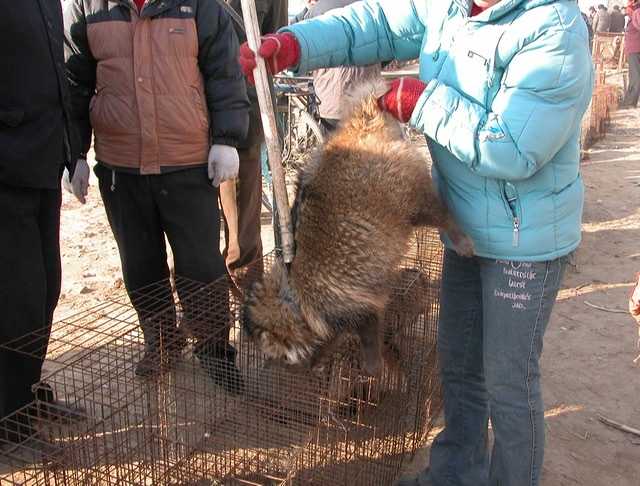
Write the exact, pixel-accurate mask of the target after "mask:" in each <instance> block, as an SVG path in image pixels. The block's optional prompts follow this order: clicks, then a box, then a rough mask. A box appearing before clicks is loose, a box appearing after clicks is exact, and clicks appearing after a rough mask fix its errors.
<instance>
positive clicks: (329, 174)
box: [243, 83, 473, 374]
mask: <svg viewBox="0 0 640 486" xmlns="http://www.w3.org/2000/svg"><path fill="white" fill-rule="evenodd" d="M386 89H387V88H386V86H385V85H384V83H376V84H375V85H372V84H368V85H366V86H363V87H362V88H361V90H359V95H355V96H354V97H353V98H354V103H353V105H352V107H351V109H350V110H347V112H348V114H347V115H346V116H345V117H344V119H343V121H342V123H341V126H340V127H339V129H338V130H337V132H336V133H335V134H334V135H333V136H332V137H331V138H329V140H328V141H327V142H326V143H325V145H324V146H323V147H322V148H321V149H320V150H319V151H318V153H317V154H316V156H315V157H314V158H313V160H311V161H310V162H309V163H308V165H307V166H306V167H305V168H304V169H303V170H302V171H301V172H300V174H299V177H298V184H297V193H296V200H295V203H294V206H293V211H292V213H293V224H294V232H295V245H296V254H295V257H294V259H293V262H292V263H291V266H290V271H289V274H288V275H287V272H286V271H285V268H284V267H283V265H282V264H275V265H274V266H273V267H272V268H271V270H270V271H268V272H267V273H266V274H265V275H264V278H263V280H262V281H260V282H257V283H256V284H254V286H253V288H252V289H250V291H249V292H248V295H247V300H246V303H245V315H244V323H243V324H244V329H245V331H246V332H247V333H248V335H249V336H250V337H251V338H252V339H254V340H255V342H256V343H257V345H258V346H259V347H260V348H261V350H262V351H263V352H264V353H265V355H266V356H267V357H269V358H275V359H282V360H285V361H287V362H289V363H299V362H302V361H305V360H307V359H309V358H311V357H312V356H313V355H314V354H315V353H316V352H317V351H318V350H319V348H321V347H322V346H324V345H329V346H331V345H332V343H335V342H336V336H337V335H339V334H340V333H342V332H345V331H349V332H355V333H356V334H357V335H358V336H359V338H360V343H361V349H362V354H363V356H362V359H363V367H364V369H365V371H366V372H368V373H370V374H376V373H378V372H379V371H380V369H381V366H382V356H383V346H384V336H383V333H384V329H383V325H382V322H381V321H382V318H383V315H384V312H385V307H386V304H387V301H388V299H389V296H390V293H391V286H392V282H393V280H394V275H396V272H397V270H398V264H399V263H400V261H401V259H402V257H403V255H404V254H405V252H406V250H407V246H408V244H409V240H410V237H411V235H412V233H413V231H414V229H415V228H416V227H417V226H436V227H438V228H440V229H442V230H443V231H445V232H446V233H447V234H448V236H449V238H450V239H451V241H452V242H453V243H454V245H455V249H456V251H457V252H458V253H459V254H461V255H472V254H473V244H472V242H471V240H470V239H469V238H468V237H467V236H465V235H464V234H463V233H462V231H461V230H460V229H459V228H458V227H457V225H456V224H455V222H454V221H453V220H452V218H451V215H450V214H449V212H448V211H447V208H446V207H445V206H444V205H443V204H442V203H441V202H440V200H439V199H438V197H437V196H436V193H435V192H434V189H433V187H432V181H431V177H430V175H429V170H428V167H427V162H426V160H425V158H424V156H423V155H422V154H421V153H420V151H419V150H418V149H417V148H415V147H414V146H412V145H411V144H410V143H409V142H408V141H406V140H405V139H404V138H403V135H402V129H401V127H400V125H399V124H398V122H396V121H395V120H394V119H393V118H392V117H391V116H390V115H389V114H388V113H385V112H383V111H381V110H380V109H379V107H378V103H377V98H378V97H379V95H380V94H381V93H384V92H385V90H386Z"/></svg>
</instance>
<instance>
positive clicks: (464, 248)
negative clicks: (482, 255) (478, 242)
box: [453, 235, 476, 258]
mask: <svg viewBox="0 0 640 486" xmlns="http://www.w3.org/2000/svg"><path fill="white" fill-rule="evenodd" d="M453 249H454V250H455V251H456V253H457V254H458V255H460V256H462V257H468V258H470V257H472V256H473V255H475V253H476V250H475V247H474V245H473V240H472V239H471V238H469V237H468V236H466V235H463V236H462V237H461V238H459V239H458V241H454V242H453Z"/></svg>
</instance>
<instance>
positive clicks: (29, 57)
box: [0, 0, 79, 444]
mask: <svg viewBox="0 0 640 486" xmlns="http://www.w3.org/2000/svg"><path fill="white" fill-rule="evenodd" d="M63 39H64V37H63V24H62V10H61V6H60V3H59V2H57V1H48V0H32V1H28V2H3V5H2V16H0V72H2V76H0V211H1V217H0V309H2V315H1V316H0V419H1V418H3V417H6V416H7V415H10V414H12V413H13V412H15V411H16V410H18V409H20V408H22V407H24V406H26V405H27V404H29V403H30V402H32V401H33V400H34V396H33V393H32V390H31V387H32V385H33V384H34V383H36V382H38V381H40V378H41V371H42V363H43V361H44V355H45V353H46V347H47V343H48V339H49V332H50V327H51V321H52V319H53V311H54V309H55V307H56V305H57V302H58V297H59V295H60V285H61V270H60V242H59V229H60V205H61V191H60V176H61V174H62V171H63V168H64V166H65V165H66V166H67V168H68V170H69V171H70V172H71V173H73V171H74V166H75V164H74V161H75V160H76V159H77V158H78V149H79V146H78V139H77V137H76V136H75V132H74V131H73V129H72V128H71V126H70V124H69V120H70V117H69V107H68V101H69V95H68V86H67V81H66V76H65V67H64V52H63ZM36 330H44V332H39V333H38V336H39V338H38V339H37V340H35V341H33V342H32V349H29V350H26V351H30V352H32V353H33V354H34V355H35V357H27V356H25V355H21V354H18V353H15V352H12V351H8V350H5V349H2V348H1V346H2V345H7V344H8V343H11V341H13V340H14V339H16V338H18V337H21V336H23V335H26V334H29V333H32V332H34V331H36ZM48 398H49V399H50V398H51V397H48ZM0 430H2V431H4V434H0V444H2V442H5V441H17V440H20V439H21V437H19V435H20V434H17V435H16V434H8V433H7V428H6V427H2V425H1V424H0ZM21 432H24V431H22V430H21ZM25 433H28V432H25Z"/></svg>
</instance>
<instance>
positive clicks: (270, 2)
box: [220, 0, 289, 288]
mask: <svg viewBox="0 0 640 486" xmlns="http://www.w3.org/2000/svg"><path fill="white" fill-rule="evenodd" d="M229 6H230V7H231V8H233V10H235V12H236V13H237V14H238V15H239V16H240V17H242V5H241V1H240V0H230V2H229ZM287 7H288V1H287V0H256V11H257V13H258V23H259V25H260V32H275V31H276V30H278V29H279V28H281V27H284V26H285V25H287V23H288V21H289V18H288V14H287V10H288V8H287ZM234 27H235V30H236V34H238V38H239V39H240V41H241V42H245V41H246V39H247V36H246V34H245V32H244V27H243V26H241V25H240V24H238V23H237V22H234ZM247 93H248V95H249V101H250V102H251V110H250V111H249V133H248V135H247V138H245V139H244V140H242V141H241V142H240V143H239V144H238V155H239V158H240V169H239V171H238V179H237V180H236V181H227V182H224V183H222V184H221V185H220V202H221V205H222V212H223V214H224V219H225V228H224V229H225V242H226V244H225V249H224V251H223V256H224V259H225V263H226V265H227V271H228V272H229V275H230V276H231V279H232V280H233V282H234V284H235V285H236V287H237V288H242V279H243V277H244V275H245V273H246V270H247V265H249V264H250V263H252V262H255V261H257V260H258V259H259V258H260V257H262V239H261V236H260V230H261V225H260V214H261V211H262V164H261V160H260V154H261V152H260V149H261V146H262V142H263V141H264V133H263V132H262V122H261V120H260V107H259V106H258V95H257V93H256V89H255V87H254V86H248V87H247ZM234 186H235V189H236V190H235V191H234V190H233V189H234ZM234 217H236V218H237V219H236V220H235V221H232V220H231V219H232V218H234Z"/></svg>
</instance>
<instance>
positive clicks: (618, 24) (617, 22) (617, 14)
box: [609, 5, 625, 33]
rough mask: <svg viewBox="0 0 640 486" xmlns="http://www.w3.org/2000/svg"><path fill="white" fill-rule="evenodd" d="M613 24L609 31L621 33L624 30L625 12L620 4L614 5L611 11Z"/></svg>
mask: <svg viewBox="0 0 640 486" xmlns="http://www.w3.org/2000/svg"><path fill="white" fill-rule="evenodd" d="M610 17H611V26H610V27H609V32H613V33H619V32H624V24H625V18H624V14H623V13H622V12H621V11H620V5H614V6H613V9H612V10H611V13H610Z"/></svg>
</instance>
